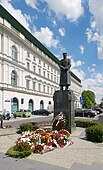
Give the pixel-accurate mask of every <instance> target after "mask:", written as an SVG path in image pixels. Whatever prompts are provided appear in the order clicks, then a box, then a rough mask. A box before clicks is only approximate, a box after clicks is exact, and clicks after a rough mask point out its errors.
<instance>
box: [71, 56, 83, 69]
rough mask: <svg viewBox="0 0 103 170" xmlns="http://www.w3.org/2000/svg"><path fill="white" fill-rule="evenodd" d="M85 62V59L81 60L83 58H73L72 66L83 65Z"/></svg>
mask: <svg viewBox="0 0 103 170" xmlns="http://www.w3.org/2000/svg"><path fill="white" fill-rule="evenodd" d="M83 64H84V62H83V61H81V60H78V61H74V60H73V59H72V58H71V65H72V68H74V67H79V66H82V65H83Z"/></svg>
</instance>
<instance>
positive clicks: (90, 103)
mask: <svg viewBox="0 0 103 170" xmlns="http://www.w3.org/2000/svg"><path fill="white" fill-rule="evenodd" d="M82 97H83V99H84V103H83V105H82V107H83V108H94V105H95V94H94V92H93V91H90V90H87V91H85V90H84V91H83V92H82Z"/></svg>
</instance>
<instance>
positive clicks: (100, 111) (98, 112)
mask: <svg viewBox="0 0 103 170" xmlns="http://www.w3.org/2000/svg"><path fill="white" fill-rule="evenodd" d="M95 110H96V111H97V114H100V113H103V110H102V109H101V108H96V109H95Z"/></svg>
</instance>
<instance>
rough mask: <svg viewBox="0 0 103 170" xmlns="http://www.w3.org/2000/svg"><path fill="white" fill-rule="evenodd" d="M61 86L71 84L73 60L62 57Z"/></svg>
mask: <svg viewBox="0 0 103 170" xmlns="http://www.w3.org/2000/svg"><path fill="white" fill-rule="evenodd" d="M59 66H60V69H61V72H60V86H67V85H68V86H70V85H71V76H70V67H71V61H70V59H68V58H66V59H62V60H60V65H59Z"/></svg>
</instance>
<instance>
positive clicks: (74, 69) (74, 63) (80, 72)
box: [70, 56, 85, 80]
mask: <svg viewBox="0 0 103 170" xmlns="http://www.w3.org/2000/svg"><path fill="white" fill-rule="evenodd" d="M70 59H71V71H72V72H73V73H74V74H75V75H76V76H77V77H78V78H79V79H80V80H84V77H85V73H84V71H83V70H81V69H80V68H79V67H81V66H82V65H83V64H84V62H83V61H81V60H78V61H74V60H73V59H72V57H71V56H70Z"/></svg>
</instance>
